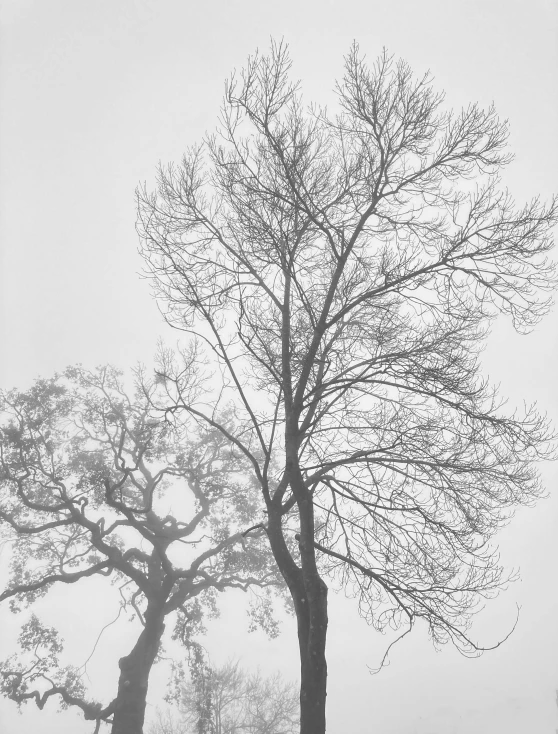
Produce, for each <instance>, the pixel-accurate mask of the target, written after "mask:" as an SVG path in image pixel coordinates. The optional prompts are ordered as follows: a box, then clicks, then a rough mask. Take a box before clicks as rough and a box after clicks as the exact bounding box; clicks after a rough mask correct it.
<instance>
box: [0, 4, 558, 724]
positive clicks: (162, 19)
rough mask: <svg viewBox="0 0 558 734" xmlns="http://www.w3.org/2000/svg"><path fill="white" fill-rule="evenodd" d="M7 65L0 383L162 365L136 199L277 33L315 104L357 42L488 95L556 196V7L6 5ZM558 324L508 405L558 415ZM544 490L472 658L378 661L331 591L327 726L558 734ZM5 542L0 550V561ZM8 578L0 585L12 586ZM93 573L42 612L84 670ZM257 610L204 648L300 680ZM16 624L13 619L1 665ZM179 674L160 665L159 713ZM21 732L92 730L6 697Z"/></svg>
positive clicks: (125, 642)
mask: <svg viewBox="0 0 558 734" xmlns="http://www.w3.org/2000/svg"><path fill="white" fill-rule="evenodd" d="M0 12H1V16H0V20H1V36H2V46H1V65H0V136H1V137H0V146H1V149H0V161H1V170H0V206H1V209H0V247H1V254H0V386H1V387H4V388H6V387H11V386H14V385H17V386H19V387H25V386H27V385H28V384H29V383H30V382H31V380H32V379H33V378H35V377H37V376H39V375H42V376H48V375H50V374H52V373H53V372H54V371H56V370H60V369H63V368H64V367H65V366H66V365H68V364H73V363H78V362H80V363H83V364H84V365H85V366H88V367H94V366H95V365H98V364H103V363H107V362H110V363H113V364H115V365H117V366H119V367H123V368H126V367H128V366H132V365H134V364H135V363H136V362H137V361H138V360H141V361H144V362H147V363H149V362H150V360H151V357H152V355H153V353H154V351H155V348H156V343H157V339H158V338H159V337H162V338H163V339H165V340H166V341H167V342H168V343H169V344H171V345H172V344H174V343H175V342H176V340H177V338H178V335H177V334H176V333H173V332H171V331H170V330H169V329H168V327H166V326H165V324H164V323H163V321H162V319H161V317H160V315H159V312H158V310H157V307H156V304H155V302H154V301H153V299H152V297H151V295H150V292H149V287H148V284H147V282H146V281H145V280H142V279H141V278H140V276H139V273H140V271H141V268H142V263H141V260H140V258H139V256H138V255H137V236H136V233H135V229H134V226H135V211H134V189H135V187H136V185H137V184H138V182H140V181H144V180H147V181H148V182H149V181H152V180H153V176H154V171H155V167H156V165H157V163H158V162H159V161H162V162H167V161H173V160H177V159H179V158H180V156H181V154H182V152H183V151H184V149H185V148H186V147H187V146H188V145H190V144H192V143H195V142H196V141H197V140H199V138H200V137H201V136H202V135H203V134H204V132H205V131H206V130H210V129H211V128H212V127H213V126H214V123H215V121H216V118H217V115H218V112H219V105H220V100H221V95H222V91H223V82H224V80H225V78H226V77H227V76H229V75H230V73H231V71H232V70H233V69H234V68H237V69H238V68H240V67H241V66H242V65H243V63H244V61H245V59H246V57H247V56H248V54H250V53H252V52H253V51H254V50H255V49H256V48H258V47H259V48H260V49H262V50H265V49H266V48H267V47H268V45H269V38H270V36H273V37H275V38H282V37H283V38H284V39H285V40H286V41H287V42H288V43H289V45H290V48H291V53H292V57H293V61H294V66H293V74H294V76H296V77H298V78H300V79H301V80H302V88H303V92H304V95H305V98H306V100H307V101H311V100H313V101H316V102H320V103H328V104H330V105H331V104H333V97H332V94H331V90H332V88H333V83H334V80H335V78H336V77H338V76H340V74H341V69H342V61H343V55H344V54H345V53H346V52H347V51H348V48H349V45H350V44H351V42H352V41H353V39H357V40H358V42H359V43H360V46H361V49H362V50H363V51H364V52H365V53H366V54H367V55H368V57H369V58H374V57H375V56H376V55H377V54H378V53H380V52H381V50H382V48H383V47H384V46H385V47H387V49H388V51H389V52H391V53H393V54H395V55H396V56H401V57H403V58H405V59H406V60H407V61H408V62H409V63H410V65H411V67H412V68H413V69H414V71H415V72H416V73H417V74H421V73H423V72H425V71H426V70H428V69H430V71H431V72H432V74H433V76H434V79H435V84H436V86H437V87H438V88H439V89H443V90H445V91H446V94H447V104H448V105H451V106H456V107H460V106H462V105H466V104H467V103H468V102H471V101H478V102H479V103H480V104H481V105H489V104H490V103H491V102H494V104H495V106H496V108H497V110H498V112H499V114H500V116H501V117H502V118H508V119H509V120H510V124H511V139H510V146H511V149H512V151H513V152H514V153H515V161H514V162H513V164H512V165H511V166H510V167H509V168H508V170H507V172H506V176H505V179H504V182H503V183H504V185H506V186H509V188H510V190H511V191H512V193H513V194H514V196H515V197H516V199H517V200H518V201H521V200H522V199H528V198H530V197H531V196H533V195H536V194H540V195H541V196H542V197H543V198H548V196H549V195H550V193H551V192H552V191H553V189H556V171H557V170H558V147H557V145H556V131H557V130H558V101H557V95H556V70H557V68H558V65H557V61H558V47H557V41H556V39H557V37H558V36H557V31H558V5H557V4H556V3H555V2H552V1H551V0H532V1H531V2H530V3H525V2H520V1H518V0H506V1H504V0H501V1H499V0H471V2H468V3H461V2H451V1H448V0H439V1H435V0H423V2H420V3H419V2H416V1H414V0H400V1H397V0H395V1H394V2H391V3H386V2H382V3H380V2H378V1H377V0H368V1H367V2H364V0H362V1H357V0H345V1H344V2H334V1H333V0H329V2H328V0H321V1H320V2H318V0H307V1H306V2H300V1H299V2H293V1H292V0H285V1H284V2H282V3H273V4H272V3H264V2H256V0H229V1H226V0H215V2H213V3H201V2H199V3H193V2H189V1H184V0H182V1H181V0H135V1H134V0H118V2H114V0H112V1H110V0H96V2H87V1H86V0H36V1H35V2H33V1H32V0H4V2H3V4H2V10H1V11H0ZM557 326H558V313H557V311H556V310H554V312H553V313H552V314H551V315H550V316H549V317H547V318H546V320H545V321H544V322H543V323H542V324H541V325H540V326H539V327H538V328H537V330H536V331H535V333H533V334H531V335H529V336H524V337H519V336H517V335H516V334H515V333H514V332H513V330H512V329H511V326H510V324H509V323H508V322H506V320H505V319H503V320H501V321H500V322H498V324H497V326H496V327H495V329H494V333H493V334H492V336H491V338H490V340H489V342H488V345H487V349H486V351H485V354H484V358H483V363H484V368H485V371H486V374H488V375H489V376H490V377H491V379H492V380H493V381H494V382H496V383H499V384H500V385H501V393H502V394H503V395H504V396H507V397H509V399H510V404H511V405H519V406H521V405H522V404H523V402H524V401H526V402H527V403H530V402H532V401H537V402H538V403H539V407H540V408H542V409H543V410H544V411H547V412H548V413H549V415H550V417H551V418H553V420H554V422H555V424H557V425H558V400H557V391H556V384H555V383H556V379H555V374H556V366H555V365H556V364H557V362H558V340H557V334H558V329H557ZM543 473H544V478H545V482H546V486H547V489H548V492H549V498H548V499H546V500H544V501H542V502H541V503H540V504H539V505H538V506H537V507H536V508H535V509H526V510H521V511H520V512H519V513H518V514H517V516H516V517H515V518H514V520H513V521H512V522H511V523H510V525H509V527H507V528H506V529H505V530H504V531H503V532H502V533H501V535H500V536H499V538H498V541H499V543H500V546H501V551H502V560H503V561H504V563H505V565H506V566H507V567H509V568H520V571H521V580H520V581H519V582H517V583H515V584H513V585H512V586H510V588H509V589H508V590H507V591H505V592H503V593H502V594H501V595H500V597H499V598H498V599H497V600H495V601H493V602H490V603H488V604H487V606H486V609H485V610H484V611H483V612H482V613H481V614H480V615H479V616H478V617H477V619H476V621H475V624H474V626H473V629H472V636H473V637H474V639H476V640H478V641H479V643H480V644H486V645H490V644H494V643H495V642H497V641H498V639H500V638H501V637H503V636H504V635H505V634H506V633H507V632H508V631H509V629H510V628H511V626H513V623H514V620H515V617H516V605H518V606H519V607H520V618H519V623H518V626H517V629H516V630H515V632H514V634H513V635H512V636H511V637H510V639H509V640H508V641H507V642H506V643H505V644H504V645H503V646H502V647H500V648H498V649H497V650H495V651H492V652H487V653H486V654H484V655H483V656H482V657H480V658H478V659H472V660H471V659H465V658H463V657H461V656H460V655H459V654H458V653H457V652H456V651H455V650H453V649H451V647H445V648H443V649H442V650H441V651H439V652H436V651H434V650H433V648H432V646H431V644H430V642H429V640H428V638H427V635H426V631H425V630H424V629H423V628H421V626H420V625H418V626H417V628H416V630H415V631H414V632H413V634H412V635H410V636H407V637H406V638H405V639H404V640H403V641H402V642H401V643H400V644H399V645H398V646H396V647H395V648H394V649H393V651H392V653H391V654H390V665H389V666H388V667H387V668H385V669H384V670H383V671H382V672H380V673H379V674H377V675H373V676H372V675H370V673H369V668H375V667H377V666H378V664H379V662H380V660H381V658H382V655H383V653H384V651H385V649H386V647H387V645H388V644H389V642H390V640H391V639H393V638H392V637H389V636H387V635H386V636H383V635H380V634H378V633H377V632H374V631H373V630H372V629H371V628H369V627H367V625H366V624H365V623H364V622H363V621H362V620H361V619H359V617H358V614H357V610H356V604H355V603H354V602H353V600H350V599H349V600H347V599H345V598H344V597H343V596H341V595H332V597H333V598H332V600H331V611H330V631H329V640H328V665H329V692H328V731H329V732H331V733H332V734H337V733H339V734H341V732H351V733H352V734H376V732H377V733H378V734H380V733H381V734H471V733H472V732H475V734H500V733H501V734H504V733H505V734H526V732H532V733H533V734H548V733H550V732H553V731H554V730H555V729H556V728H558V709H557V708H556V703H555V689H557V688H558V669H557V655H556V651H557V649H558V632H557V625H556V619H557V611H558V609H557V607H558V603H557V602H558V593H557V592H556V586H555V583H554V582H555V577H556V572H555V565H556V562H555V559H556V542H555V538H556V527H557V522H558V496H557V493H556V490H555V488H556V479H557V471H556V467H555V466H550V467H549V466H546V467H544V468H543ZM5 559H6V552H4V554H3V555H1V556H0V565H1V563H2V561H5ZM4 582H5V575H1V574H0V587H1V586H3V584H4ZM105 589H106V587H104V586H102V585H101V584H100V583H97V582H95V581H87V582H82V584H81V585H80V586H79V588H78V587H70V588H69V589H63V590H60V591H53V592H52V593H51V594H50V595H49V599H48V601H47V602H45V603H41V615H42V616H43V617H44V619H45V621H46V622H48V623H51V624H56V625H57V626H59V627H60V630H61V631H62V633H63V635H64V636H65V638H66V641H67V649H68V650H69V651H70V652H71V657H72V658H73V662H75V663H76V664H78V665H79V664H81V663H83V662H84V661H85V659H87V657H88V656H89V654H90V652H91V650H92V647H93V645H94V643H95V640H96V638H97V636H98V634H99V632H100V630H101V628H102V627H103V626H104V625H106V624H107V623H109V622H111V620H113V619H114V617H115V616H116V612H117V604H115V599H114V597H113V596H111V592H110V590H109V591H106V590H105ZM244 610H245V598H244V596H243V595H242V594H241V593H234V592H227V593H226V594H224V595H223V598H222V616H221V618H220V619H219V620H216V621H215V622H213V623H211V625H210V626H209V633H208V636H207V639H206V641H205V644H206V646H207V649H208V651H209V652H210V654H211V656H212V659H213V660H214V661H215V662H216V663H222V662H224V661H225V660H227V659H228V658H230V657H236V658H240V659H241V660H242V663H243V665H245V666H246V667H257V666H260V667H261V668H262V670H263V671H265V672H271V671H274V670H280V671H281V672H282V673H283V674H284V675H285V677H287V678H296V676H297V664H298V662H297V644H296V637H295V625H294V621H293V620H292V619H290V618H286V619H285V620H284V621H283V634H282V635H281V636H280V637H279V638H278V639H277V640H274V641H269V640H268V639H267V638H266V637H265V635H264V634H263V633H261V632H256V633H252V634H248V633H247V632H246V630H247V628H248V620H247V618H246V615H245V611H244ZM20 623H21V617H14V616H13V615H11V614H10V613H9V611H8V609H7V605H6V606H5V607H3V608H2V609H0V625H1V626H0V658H4V657H5V656H6V654H7V651H8V650H9V649H10V646H11V645H12V643H13V640H14V637H15V636H16V634H17V629H18V627H19V625H20ZM134 633H135V630H134V628H133V627H132V626H131V625H130V623H128V622H125V621H122V620H119V621H118V622H117V623H115V624H114V625H112V626H110V627H108V628H107V630H106V631H105V632H104V633H103V635H102V637H101V638H100V641H99V644H98V646H97V649H96V652H95V655H94V656H93V658H92V659H91V661H90V663H89V664H88V675H89V677H90V680H91V692H92V694H94V695H98V696H99V698H100V699H102V700H103V701H104V702H105V703H106V702H107V701H108V700H110V698H111V697H112V696H113V695H114V687H115V682H116V677H117V665H116V661H117V659H118V657H119V656H121V655H124V654H126V652H128V650H129V647H130V646H131V644H132V639H133V635H134ZM167 676H168V665H167V664H165V663H162V664H161V665H159V666H158V667H157V668H155V670H154V672H153V674H152V678H153V683H152V685H151V686H150V708H149V711H150V712H152V711H153V710H154V708H155V706H156V705H158V704H159V703H160V702H161V699H162V697H163V695H164V693H165V686H166V681H167ZM0 731H1V732H5V733H6V734H31V733H32V732H36V731H41V732H43V733H44V734H51V733H52V734H54V732H56V734H70V732H71V733H72V734H74V733H75V734H80V733H81V732H88V733H90V732H91V731H92V726H91V724H86V723H85V722H84V721H83V719H82V718H81V717H80V716H79V715H78V714H74V713H72V712H64V713H58V712H57V710H56V705H55V703H54V702H51V703H50V705H48V706H47V707H46V708H45V710H44V711H43V712H39V711H37V710H36V708H35V707H34V705H32V704H28V705H27V706H26V707H24V709H23V713H22V714H21V715H20V714H18V712H17V707H16V706H15V704H13V703H12V702H10V701H6V700H4V699H2V700H0Z"/></svg>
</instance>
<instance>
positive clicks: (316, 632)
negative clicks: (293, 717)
mask: <svg viewBox="0 0 558 734" xmlns="http://www.w3.org/2000/svg"><path fill="white" fill-rule="evenodd" d="M313 585H314V584H313ZM306 599H307V602H306V603H307V605H308V610H307V614H306V615H305V618H304V619H303V620H302V621H303V624H302V625H301V624H300V621H299V624H298V644H299V649H300V733H301V734H325V730H326V718H325V707H326V690H327V663H326V657H325V647H326V635H327V586H326V585H325V583H324V582H323V581H322V579H320V578H319V577H317V579H316V584H315V588H314V589H312V590H310V589H309V590H308V593H307V594H306Z"/></svg>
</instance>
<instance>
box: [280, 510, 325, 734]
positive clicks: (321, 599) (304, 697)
mask: <svg viewBox="0 0 558 734" xmlns="http://www.w3.org/2000/svg"><path fill="white" fill-rule="evenodd" d="M268 537H269V541H270V545H271V549H272V552H273V555H274V558H275V560H276V562H277V565H278V567H279V570H280V571H281V574H282V575H283V578H284V579H285V581H286V583H287V586H288V587H289V591H290V593H291V596H292V599H293V602H294V607H295V614H296V618H297V626H298V644H299V651H300V734H325V730H326V718H325V707H326V692H327V663H326V657H325V648H326V638H327V623H328V619H327V586H326V584H325V583H324V581H323V580H322V579H321V577H320V575H319V573H318V571H317V569H316V567H315V559H314V563H312V561H311V560H310V563H309V564H308V563H307V564H306V565H307V566H308V565H310V567H311V568H310V569H308V568H306V569H305V572H304V573H303V570H302V569H301V568H299V567H298V566H297V564H296V563H295V561H294V559H293V557H292V556H291V554H290V552H289V550H288V547H287V545H286V543H285V539H284V537H283V533H282V529H281V517H280V513H275V512H273V510H271V511H270V512H269V524H268ZM311 540H312V537H311ZM311 540H310V543H308V542H307V543H306V544H304V545H305V548H304V549H303V548H302V545H303V543H301V552H302V554H305V555H306V556H307V558H308V556H312V555H313V554H314V553H315V549H314V548H313V545H312V542H311ZM312 567H313V568H312Z"/></svg>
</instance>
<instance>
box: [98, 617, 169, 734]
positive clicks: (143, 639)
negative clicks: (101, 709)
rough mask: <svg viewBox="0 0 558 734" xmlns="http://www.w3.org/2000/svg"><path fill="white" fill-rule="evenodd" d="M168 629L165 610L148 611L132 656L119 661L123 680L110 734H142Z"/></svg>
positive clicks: (119, 686) (120, 680) (121, 680)
mask: <svg viewBox="0 0 558 734" xmlns="http://www.w3.org/2000/svg"><path fill="white" fill-rule="evenodd" d="M164 629H165V625H164V614H163V608H162V606H161V607H160V608H156V609H150V608H149V607H148V609H147V612H146V615H145V627H144V629H143V631H142V633H141V635H140V637H139V638H138V641H137V642H136V644H135V645H134V648H133V650H132V651H131V652H130V654H129V655H126V657H123V658H121V659H120V661H119V666H120V678H119V681H118V695H117V697H116V701H115V710H114V719H113V725H112V729H111V734H142V732H143V723H144V720H145V706H146V701H147V688H148V682H149V673H150V672H151V668H152V667H153V663H154V662H155V658H156V656H157V652H158V650H159V645H160V643H161V637H162V636H163V632H164Z"/></svg>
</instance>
